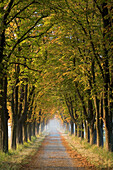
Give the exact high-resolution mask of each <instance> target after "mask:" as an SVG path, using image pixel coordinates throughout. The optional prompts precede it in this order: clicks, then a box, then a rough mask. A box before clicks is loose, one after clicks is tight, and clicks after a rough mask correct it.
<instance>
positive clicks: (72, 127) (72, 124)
mask: <svg viewBox="0 0 113 170" xmlns="http://www.w3.org/2000/svg"><path fill="white" fill-rule="evenodd" d="M73 134H74V123H73V121H71V135H73Z"/></svg>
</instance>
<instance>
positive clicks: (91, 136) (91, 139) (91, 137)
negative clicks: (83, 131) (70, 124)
mask: <svg viewBox="0 0 113 170" xmlns="http://www.w3.org/2000/svg"><path fill="white" fill-rule="evenodd" d="M89 130H90V145H93V144H94V125H93V124H90V128H89Z"/></svg>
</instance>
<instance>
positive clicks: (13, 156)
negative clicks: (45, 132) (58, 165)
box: [0, 135, 45, 170]
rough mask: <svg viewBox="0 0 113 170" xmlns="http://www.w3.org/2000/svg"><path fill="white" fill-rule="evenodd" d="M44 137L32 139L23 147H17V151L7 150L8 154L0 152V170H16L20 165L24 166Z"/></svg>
mask: <svg viewBox="0 0 113 170" xmlns="http://www.w3.org/2000/svg"><path fill="white" fill-rule="evenodd" d="M44 137H45V136H42V135H41V136H37V137H32V139H31V141H28V143H26V142H25V143H24V144H23V145H17V150H12V149H9V152H8V153H6V154H5V153H3V152H0V170H18V169H20V168H21V164H25V163H27V162H28V161H29V159H30V157H31V156H33V155H34V154H35V153H36V152H37V150H38V148H39V146H40V145H41V142H42V141H43V139H44Z"/></svg>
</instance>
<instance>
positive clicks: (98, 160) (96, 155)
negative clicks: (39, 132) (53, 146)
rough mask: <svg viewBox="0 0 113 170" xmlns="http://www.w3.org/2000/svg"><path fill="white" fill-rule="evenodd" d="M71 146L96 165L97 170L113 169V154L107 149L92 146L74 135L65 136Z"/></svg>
mask: <svg viewBox="0 0 113 170" xmlns="http://www.w3.org/2000/svg"><path fill="white" fill-rule="evenodd" d="M64 137H65V138H66V140H67V141H68V142H69V144H70V146H71V147H72V148H73V149H74V150H76V151H77V152H78V153H80V154H81V155H82V156H83V157H86V159H87V160H88V161H89V162H90V163H92V164H93V165H95V166H96V167H97V169H109V170H110V169H113V153H112V152H108V151H106V150H105V148H102V147H97V146H96V145H92V146H91V145H90V144H89V143H87V142H86V140H81V138H78V137H75V136H74V135H72V136H70V135H67V134H66V135H64Z"/></svg>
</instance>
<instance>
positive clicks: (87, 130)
mask: <svg viewBox="0 0 113 170" xmlns="http://www.w3.org/2000/svg"><path fill="white" fill-rule="evenodd" d="M84 126H85V138H86V141H87V142H90V133H89V126H88V123H87V122H86V121H85V122H84Z"/></svg>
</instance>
